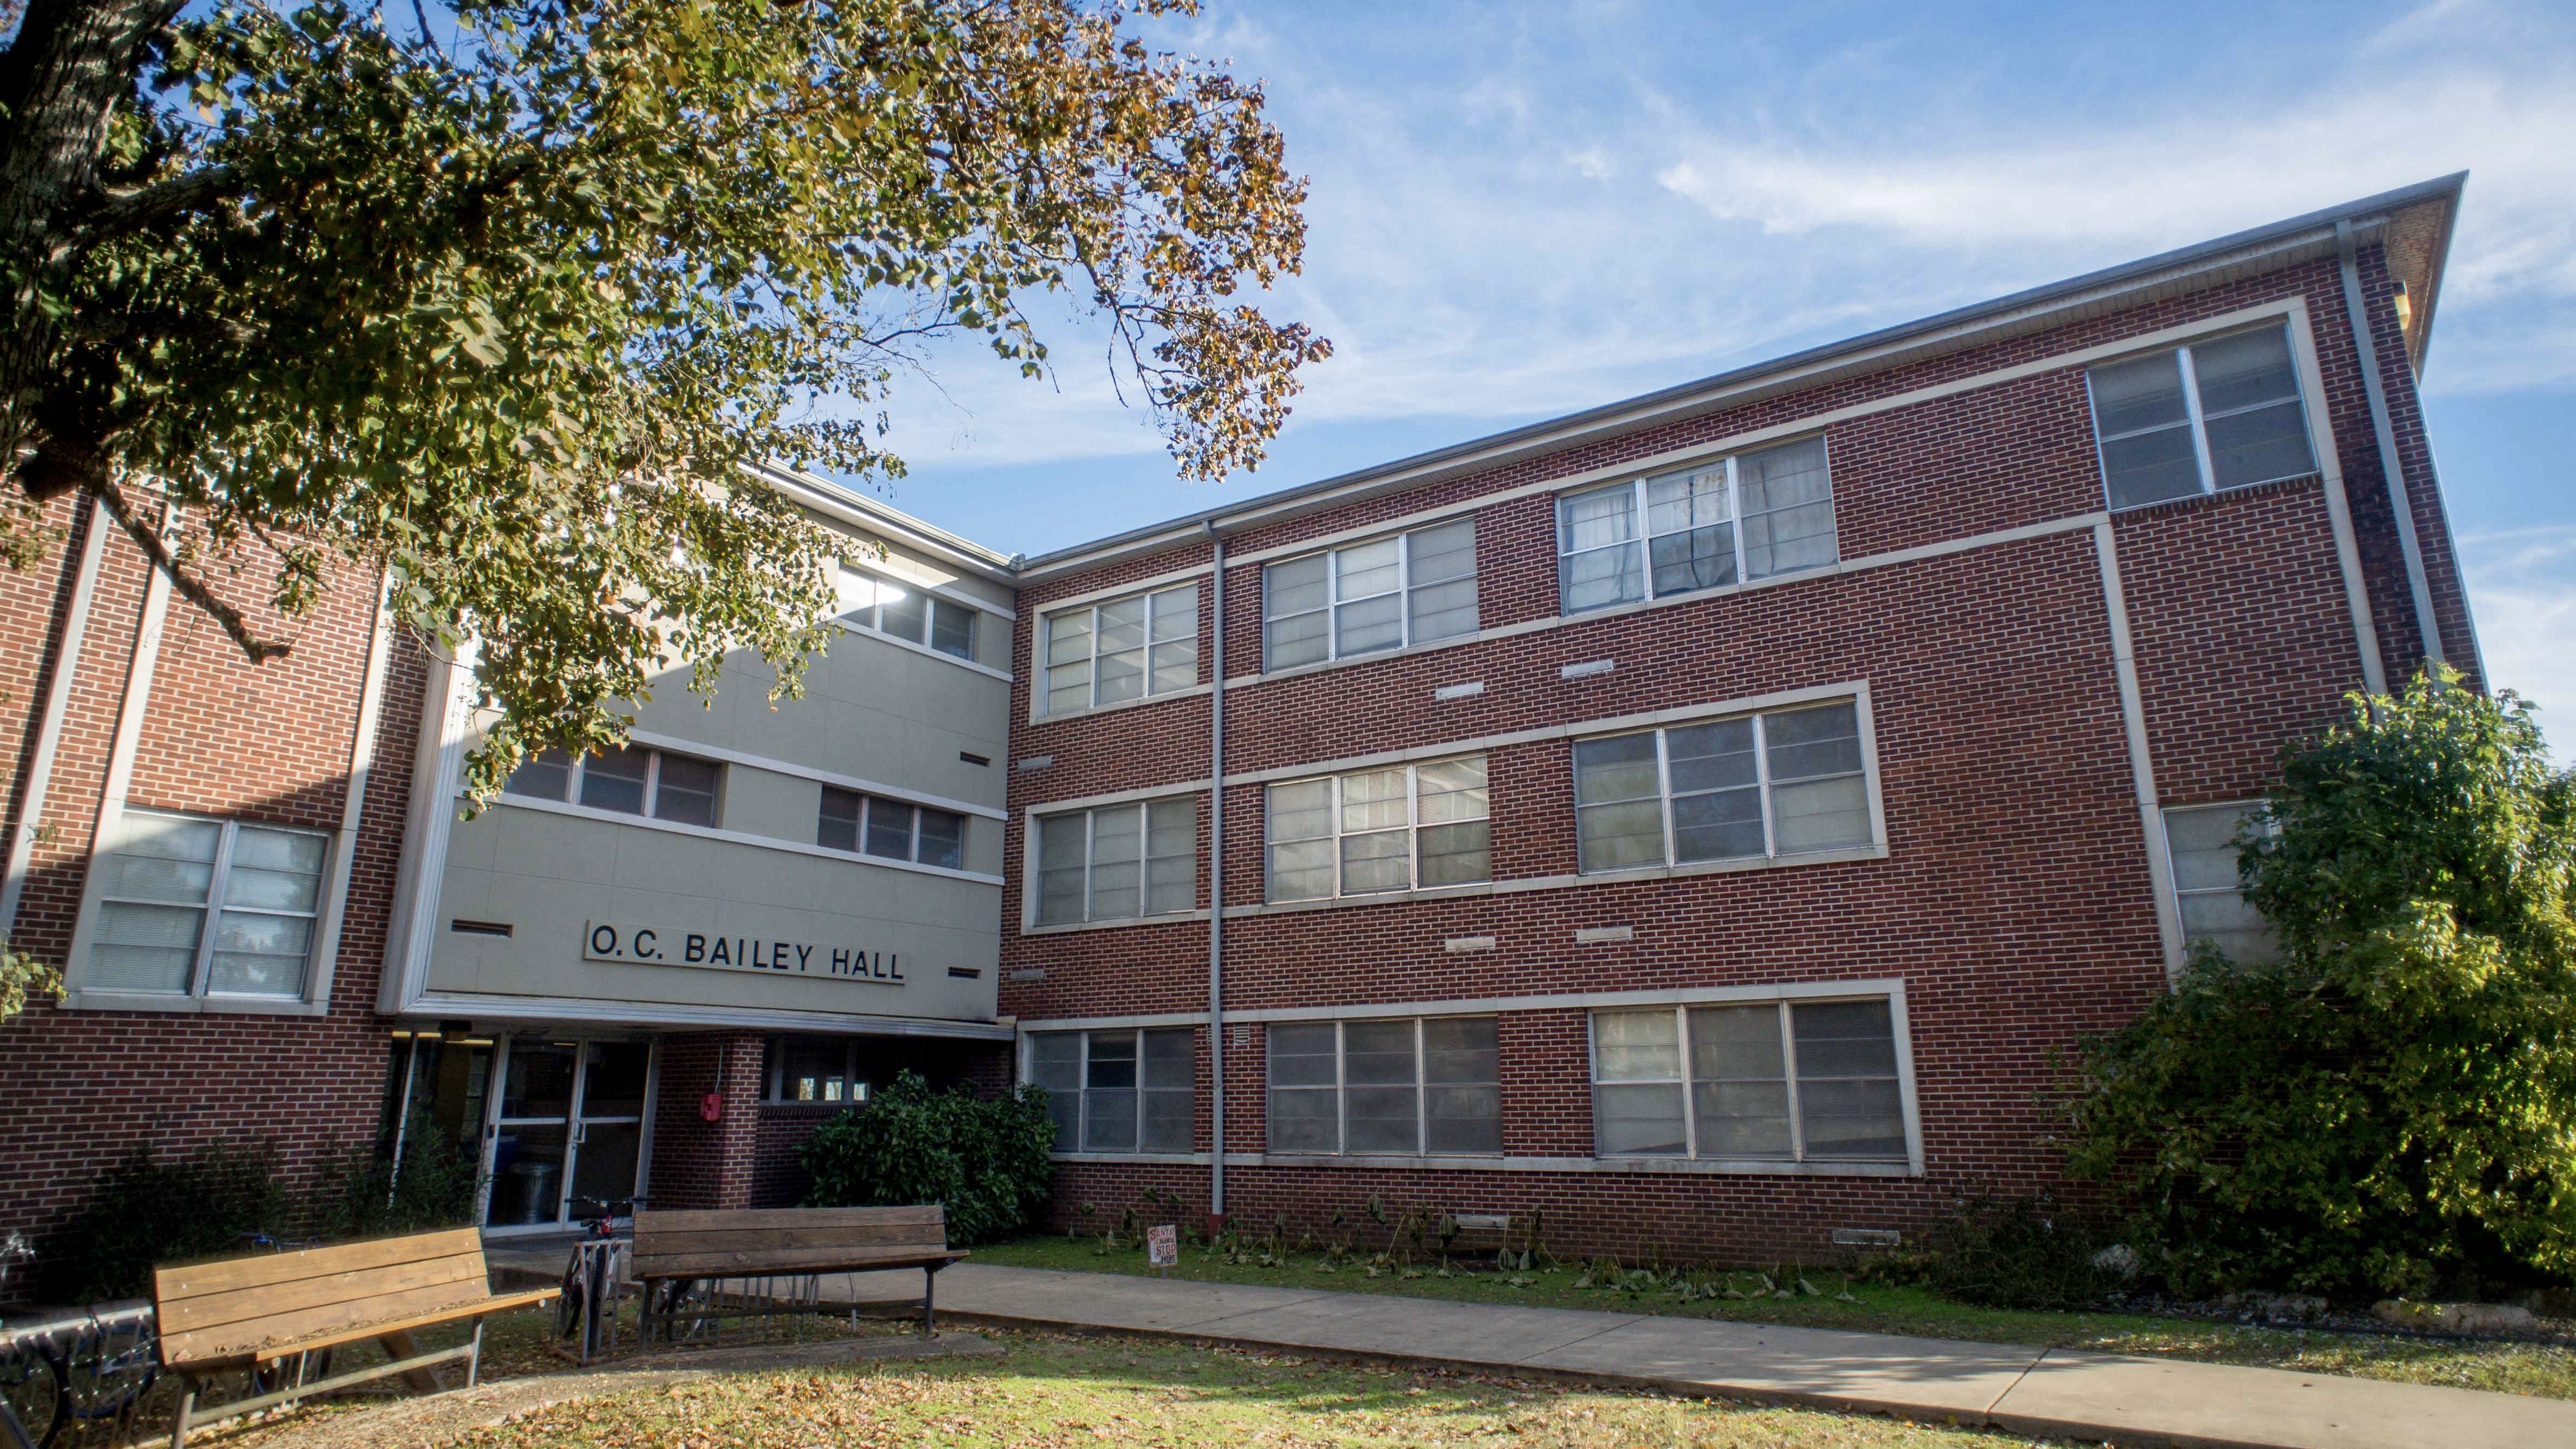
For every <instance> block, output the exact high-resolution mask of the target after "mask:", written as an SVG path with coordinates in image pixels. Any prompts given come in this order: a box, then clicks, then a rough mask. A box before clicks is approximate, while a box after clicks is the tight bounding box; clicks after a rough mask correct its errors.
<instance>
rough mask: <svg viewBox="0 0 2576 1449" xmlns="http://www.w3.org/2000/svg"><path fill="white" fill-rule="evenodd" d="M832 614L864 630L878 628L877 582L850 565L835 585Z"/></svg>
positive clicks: (842, 569)
mask: <svg viewBox="0 0 2576 1449" xmlns="http://www.w3.org/2000/svg"><path fill="white" fill-rule="evenodd" d="M832 593H833V598H832V614H833V616H834V617H835V618H840V619H846V620H848V621H849V622H851V623H853V624H857V625H860V626H861V627H863V628H874V627H875V626H876V608H877V581H876V579H875V578H874V577H872V576H870V575H868V574H863V573H861V572H859V571H858V570H857V569H854V568H851V567H849V566H848V565H846V564H845V565H843V566H842V568H841V576H840V578H839V580H838V581H837V582H836V583H835V584H834V585H833V590H832Z"/></svg>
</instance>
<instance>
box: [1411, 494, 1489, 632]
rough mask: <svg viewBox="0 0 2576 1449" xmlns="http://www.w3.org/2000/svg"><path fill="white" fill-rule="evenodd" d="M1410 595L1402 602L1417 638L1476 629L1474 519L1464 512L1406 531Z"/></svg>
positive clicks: (1474, 630)
mask: <svg viewBox="0 0 2576 1449" xmlns="http://www.w3.org/2000/svg"><path fill="white" fill-rule="evenodd" d="M1405 548H1406V549H1407V550H1408V551H1409V557H1408V558H1407V560H1406V571H1407V577H1408V579H1409V581H1410V585H1411V588H1412V597H1411V598H1410V599H1409V600H1408V601H1407V602H1406V605H1405V608H1406V612H1407V615H1408V617H1409V618H1410V619H1411V627H1412V635H1411V637H1412V640H1413V642H1414V643H1416V644H1425V643H1429V642H1430V641H1432V640H1434V639H1450V638H1455V637H1456V636H1458V635H1461V634H1473V633H1474V632H1476V622H1477V621H1476V520H1475V519H1473V518H1462V519H1460V520H1458V521H1457V522H1456V523H1446V524H1442V525H1441V526H1440V527H1438V528H1425V529H1422V530H1420V531H1418V532H1415V533H1411V534H1408V535H1406V536H1405Z"/></svg>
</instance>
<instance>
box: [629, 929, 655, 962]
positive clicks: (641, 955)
mask: <svg viewBox="0 0 2576 1449" xmlns="http://www.w3.org/2000/svg"><path fill="white" fill-rule="evenodd" d="M657 939H658V938H657V937H655V936H654V934H653V933H652V932H651V931H638V932H636V933H635V957H636V959H637V960H639V961H659V960H661V959H662V952H661V950H660V949H659V947H658V946H656V944H655V942H656V941H657Z"/></svg>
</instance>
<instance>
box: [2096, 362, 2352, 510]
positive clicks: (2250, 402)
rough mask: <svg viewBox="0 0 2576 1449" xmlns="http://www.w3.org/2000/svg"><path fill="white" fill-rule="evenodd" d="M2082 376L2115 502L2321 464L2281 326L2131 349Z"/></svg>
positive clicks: (2268, 477)
mask: <svg viewBox="0 0 2576 1449" xmlns="http://www.w3.org/2000/svg"><path fill="white" fill-rule="evenodd" d="M2085 379H2086V382H2087V384H2088V387H2089V390H2090V391H2091V393H2092V398H2093V433H2094V438H2095V440H2096V442H2097V443H2098V444H2099V446H2100V448H2101V454H2102V478H2103V483H2104V486H2105V488H2106V489H2107V490H2108V492H2109V495H2110V500H2111V506H2112V507H2113V508H2135V507H2138V506H2140V505H2142V504H2148V503H2161V502H2163V501H2165V500H2166V499H2170V498H2189V497H2192V496H2195V495H2198V494H2205V493H2214V492H2219V491H2222V490H2224V489H2229V488H2250V487H2252V486H2253V485H2255V484H2257V483H2269V482H2273V481H2276V480H2278V479H2282V478H2297V477H2302V476H2304V475H2306V474H2309V473H2313V472H2315V471H2317V461H2316V452H2315V450H2314V449H2313V448H2312V447H2310V445H2309V442H2308V420H2307V409H2306V405H2305V404H2304V403H2303V402H2301V400H2300V397H2299V374H2298V368H2297V367H2296V366H2295V365H2294V364H2293V363H2292V361H2291V358H2290V338H2289V330H2288V328H2287V327H2285V326H2281V325H2277V324H2276V325H2273V326H2269V327H2259V328H2256V329H2254V330H2252V331H2248V332H2235V333H2230V334H2229V335H2227V336H2225V337H2219V338H2214V339H2212V340H2210V341H2207V342H2195V343H2193V344H2192V345H2190V346H2188V347H2177V348H2175V349H2173V350H2172V351H2170V352H2158V353H2154V354H2151V355H2149V356H2146V357H2133V358H2130V359H2128V360H2127V361H2124V362H2115V363H2111V364H2109V365H2107V366H2103V367H2096V368H2093V369H2092V370H2090V371H2089V372H2087V373H2086V374H2085Z"/></svg>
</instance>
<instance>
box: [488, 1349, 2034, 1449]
mask: <svg viewBox="0 0 2576 1449" xmlns="http://www.w3.org/2000/svg"><path fill="white" fill-rule="evenodd" d="M990 1336H991V1337H993V1338H994V1339H995V1340H996V1341H998V1342H999V1343H1001V1344H1002V1345H1003V1347H1004V1350H1005V1352H1004V1353H1003V1355H1002V1356H1001V1357H999V1358H976V1359H950V1360H939V1361H929V1362H915V1363H907V1364H902V1365H855V1366H851V1367H846V1368H844V1367H834V1368H830V1369H797V1370H792V1371H786V1372H777V1373H758V1374H744V1375H741V1376H739V1377H732V1378H725V1379H719V1380H715V1381H711V1382H701V1383H691V1384H682V1385H677V1386H674V1387H672V1388H668V1389H660V1390H645V1391H641V1392H634V1393H626V1394H619V1395H615V1396H613V1397H609V1398H603V1399H592V1400H588V1401H584V1402H580V1403H573V1404H565V1405H562V1406H559V1407H557V1408H553V1409H547V1410H544V1411H541V1412H539V1413H536V1414H532V1415H530V1416H529V1417H527V1418H524V1419H520V1420H517V1421H515V1422H512V1423H508V1424H504V1425H501V1426H499V1427H497V1428H491V1429H479V1430H474V1431H472V1432H470V1433H468V1434H467V1435H466V1436H465V1437H464V1438H463V1439H461V1440H458V1441H456V1442H457V1443H458V1444H460V1445H467V1446H476V1449H538V1446H547V1449H553V1446H558V1445H561V1446H582V1449H644V1446H653V1449H674V1446H683V1445H685V1446H689V1449H817V1446H826V1445H828V1446H833V1449H893V1446H897V1445H901V1446H907V1449H909V1446H938V1449H1001V1446H1011V1449H1042V1446H1043V1449H1074V1446H1092V1445H1101V1444H1118V1445H1137V1446H1158V1445H1159V1446H1227V1449H1250V1446H1255V1445H1258V1446H1282V1449H1286V1446H1295V1449H1310V1446H1311V1449H1321V1446H1345V1445H1349V1446H1359V1445H1368V1446H1378V1449H1393V1446H1403V1449H1432V1446H1464V1445H1484V1444H1510V1445H1540V1446H1554V1449H1577V1446H1580V1449H1610V1446H1624V1445H1637V1446H1645V1445H1656V1446H1668V1445H1669V1446H1684V1445H1687V1446H1720V1445H1723V1446H1728V1449H1737V1446H1741V1449H1773V1446H1776V1449H1900V1446H1901V1449H2005V1446H2008V1445H2016V1444H2025V1443H2028V1442H2030V1441H2028V1440H2025V1439H2021V1438H2017V1437H2006V1436H2002V1435H1997V1434H1992V1433H1986V1432H1981V1431H1974V1430H1960V1429H1951V1428H1946V1427H1936V1426H1931V1425H1921V1424H1909V1423H1904V1422H1901V1421H1898V1420H1893V1419H1880V1418H1867V1417H1860V1416H1854V1415H1841V1414H1825V1413H1817V1412H1814V1411H1810V1410H1803V1409H1779V1408H1766V1407H1757V1406H1747V1405H1737V1404H1727V1403H1716V1402H1702V1401H1694V1400H1680V1399H1667V1398H1657V1397H1651V1396H1646V1395H1633V1394H1616V1393H1599V1392H1591V1391H1585V1390H1570V1389H1564V1388H1560V1387H1555V1386H1550V1385H1545V1384H1539V1383H1527V1382H1516V1381H1512V1380H1506V1379H1486V1378H1473V1377H1464V1376H1454V1375H1443V1374H1434V1373H1412V1372H1407V1371H1403V1370H1393V1369H1366V1368H1351V1367H1346V1366H1342V1365H1337V1364H1326V1363H1316V1362H1310V1361H1308V1360H1306V1359H1302V1358H1298V1357H1295V1356H1292V1355H1280V1354H1255V1353H1245V1352H1237V1351H1231V1350H1224V1349H1208V1348H1196V1347H1191V1346H1188V1345H1184V1344H1175V1343H1136V1342H1120V1341H1117V1340H1104V1339H1093V1338H1068V1337H1060V1336H1056V1335H1050V1334H1032V1333H994V1334H991V1335H990Z"/></svg>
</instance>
